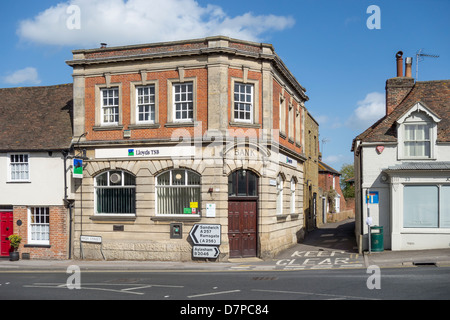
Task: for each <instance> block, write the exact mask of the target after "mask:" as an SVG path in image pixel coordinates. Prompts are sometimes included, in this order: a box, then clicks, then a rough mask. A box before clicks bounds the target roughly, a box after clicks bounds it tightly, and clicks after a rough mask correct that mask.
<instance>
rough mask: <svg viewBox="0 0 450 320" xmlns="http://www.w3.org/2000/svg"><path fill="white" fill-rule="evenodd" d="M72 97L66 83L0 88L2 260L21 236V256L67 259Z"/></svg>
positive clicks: (71, 89)
mask: <svg viewBox="0 0 450 320" xmlns="http://www.w3.org/2000/svg"><path fill="white" fill-rule="evenodd" d="M72 94H73V86H72V84H66V85H58V86H49V87H24V88H7V89H0V115H1V116H0V170H1V171H2V172H3V173H4V174H1V175H0V189H1V193H0V216H1V221H0V228H1V254H0V255H1V256H2V257H5V256H8V255H9V251H10V250H11V248H10V243H9V241H8V240H7V239H6V237H8V236H9V235H11V234H13V233H15V234H19V235H20V236H21V237H22V242H21V245H20V248H19V252H20V254H21V256H22V258H25V259H26V258H29V259H67V258H68V257H69V254H70V239H69V228H70V227H69V226H70V223H69V220H70V218H69V209H68V208H67V206H66V204H67V203H68V202H67V201H65V200H67V199H68V198H69V196H70V185H69V183H66V182H67V181H69V179H68V178H67V176H65V175H66V171H65V170H66V168H68V166H69V164H68V163H66V161H68V160H67V158H66V155H67V154H68V153H69V149H70V145H71V141H72V119H71V113H72ZM66 187H67V188H66Z"/></svg>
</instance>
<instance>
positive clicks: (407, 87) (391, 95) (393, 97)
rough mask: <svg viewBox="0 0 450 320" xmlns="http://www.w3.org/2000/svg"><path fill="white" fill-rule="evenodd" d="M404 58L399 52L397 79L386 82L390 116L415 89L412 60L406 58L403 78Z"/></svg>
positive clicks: (396, 56)
mask: <svg viewBox="0 0 450 320" xmlns="http://www.w3.org/2000/svg"><path fill="white" fill-rule="evenodd" d="M402 56H403V52H402V51H398V52H397V53H396V54H395V58H396V61H397V77H395V78H391V79H388V80H387V81H386V115H389V114H390V113H391V112H392V111H393V110H394V109H395V108H396V107H397V106H398V105H399V104H400V103H401V102H402V101H403V99H404V98H405V97H406V96H407V95H408V93H410V92H411V90H412V88H413V87H414V78H412V77H411V65H412V58H410V57H408V58H406V61H405V66H406V75H405V76H403V57H402Z"/></svg>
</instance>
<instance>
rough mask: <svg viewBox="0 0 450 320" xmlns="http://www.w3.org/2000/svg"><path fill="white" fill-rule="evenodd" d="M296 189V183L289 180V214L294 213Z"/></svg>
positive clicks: (293, 180)
mask: <svg viewBox="0 0 450 320" xmlns="http://www.w3.org/2000/svg"><path fill="white" fill-rule="evenodd" d="M296 188H297V183H296V182H295V179H294V178H292V179H291V214H294V213H295V189H296Z"/></svg>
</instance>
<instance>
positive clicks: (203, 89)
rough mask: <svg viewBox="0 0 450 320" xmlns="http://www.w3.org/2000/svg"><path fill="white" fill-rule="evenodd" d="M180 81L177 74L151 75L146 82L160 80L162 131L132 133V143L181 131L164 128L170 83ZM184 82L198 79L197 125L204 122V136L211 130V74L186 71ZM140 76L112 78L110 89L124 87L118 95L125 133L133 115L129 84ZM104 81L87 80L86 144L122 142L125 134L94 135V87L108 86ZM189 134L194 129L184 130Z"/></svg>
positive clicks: (203, 70)
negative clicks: (209, 96) (209, 110)
mask: <svg viewBox="0 0 450 320" xmlns="http://www.w3.org/2000/svg"><path fill="white" fill-rule="evenodd" d="M178 77H179V74H178V71H175V70H174V71H161V72H148V73H147V80H148V81H152V80H157V81H158V88H159V93H158V94H159V96H158V100H159V103H158V107H159V109H158V110H159V118H158V119H156V122H159V124H160V128H155V129H133V130H131V138H130V140H133V139H152V138H159V139H165V138H171V136H172V133H173V132H174V131H175V130H177V129H178V128H166V127H165V126H164V125H165V124H166V123H167V122H168V121H167V108H168V107H169V108H171V107H172V106H167V90H171V88H167V80H168V79H177V78H178ZM184 77H185V78H189V77H196V79H197V80H196V81H197V92H196V94H197V100H196V101H197V121H201V122H202V134H204V133H205V132H206V130H207V128H208V123H207V121H208V113H207V105H208V72H207V70H206V69H192V70H186V71H185V75H184ZM140 80H141V75H140V74H136V73H134V74H122V75H112V76H111V86H114V84H115V83H121V84H122V90H121V92H120V93H119V95H121V112H122V125H123V129H124V130H126V129H128V126H129V125H130V115H131V109H130V108H131V106H130V103H131V100H130V85H131V84H130V82H132V81H140ZM105 83H106V81H105V78H104V77H91V78H86V81H85V88H86V89H85V110H86V111H85V112H86V119H85V130H86V131H87V132H88V135H87V136H86V139H87V140H122V139H123V132H122V130H108V131H95V130H93V127H94V126H95V85H97V84H105ZM185 129H186V130H187V131H188V132H189V134H190V135H191V136H192V137H194V130H195V128H194V127H186V128H185Z"/></svg>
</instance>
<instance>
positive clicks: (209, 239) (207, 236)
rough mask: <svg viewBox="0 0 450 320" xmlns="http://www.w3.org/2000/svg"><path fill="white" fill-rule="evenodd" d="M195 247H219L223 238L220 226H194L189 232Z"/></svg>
mask: <svg viewBox="0 0 450 320" xmlns="http://www.w3.org/2000/svg"><path fill="white" fill-rule="evenodd" d="M189 236H190V237H191V239H192V242H193V243H194V245H210V246H219V245H220V238H221V225H220V224H194V227H193V228H192V229H191V231H190V232H189Z"/></svg>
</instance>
